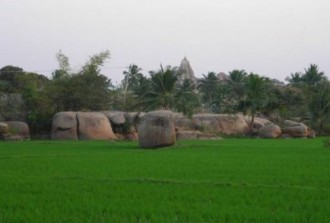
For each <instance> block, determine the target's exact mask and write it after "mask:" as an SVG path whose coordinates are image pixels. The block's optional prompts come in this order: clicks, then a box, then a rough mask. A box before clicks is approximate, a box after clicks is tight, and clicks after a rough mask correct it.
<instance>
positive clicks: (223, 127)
mask: <svg viewBox="0 0 330 223" xmlns="http://www.w3.org/2000/svg"><path fill="white" fill-rule="evenodd" d="M193 122H194V124H195V127H196V128H197V129H198V130H200V131H202V132H207V133H220V134H225V135H245V134H247V133H248V132H249V126H248V124H247V123H246V121H245V119H244V117H243V116H242V115H229V114H196V115H193Z"/></svg>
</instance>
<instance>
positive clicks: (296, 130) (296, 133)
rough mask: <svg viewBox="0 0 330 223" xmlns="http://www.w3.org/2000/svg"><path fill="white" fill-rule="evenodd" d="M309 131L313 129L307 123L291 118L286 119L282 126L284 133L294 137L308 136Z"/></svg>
mask: <svg viewBox="0 0 330 223" xmlns="http://www.w3.org/2000/svg"><path fill="white" fill-rule="evenodd" d="M309 132H311V131H310V130H309V128H308V127H307V126H306V125H305V124H303V123H299V122H295V121H291V120H285V121H284V127H282V133H283V134H285V135H288V136H290V137H293V138H301V137H303V138H304V137H307V136H308V134H309ZM314 134H315V133H314Z"/></svg>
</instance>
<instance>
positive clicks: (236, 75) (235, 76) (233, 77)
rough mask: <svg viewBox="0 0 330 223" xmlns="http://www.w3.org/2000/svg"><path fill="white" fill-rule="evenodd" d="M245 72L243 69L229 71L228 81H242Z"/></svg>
mask: <svg viewBox="0 0 330 223" xmlns="http://www.w3.org/2000/svg"><path fill="white" fill-rule="evenodd" d="M246 76H247V73H246V71H245V70H233V71H231V72H229V82H231V83H243V82H244V81H245V79H246Z"/></svg>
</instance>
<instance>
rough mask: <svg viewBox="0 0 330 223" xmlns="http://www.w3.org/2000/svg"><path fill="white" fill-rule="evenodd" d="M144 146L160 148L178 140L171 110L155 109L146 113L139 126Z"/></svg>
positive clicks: (140, 138)
mask: <svg viewBox="0 0 330 223" xmlns="http://www.w3.org/2000/svg"><path fill="white" fill-rule="evenodd" d="M137 129H138V134H139V144H140V147H142V148H158V147H164V146H171V145H174V144H175V142H176V134H175V126H174V121H173V114H172V112H170V111H164V110H160V111H153V112H149V113H147V114H145V115H144V116H143V118H142V119H141V121H140V123H139V124H138V126H137Z"/></svg>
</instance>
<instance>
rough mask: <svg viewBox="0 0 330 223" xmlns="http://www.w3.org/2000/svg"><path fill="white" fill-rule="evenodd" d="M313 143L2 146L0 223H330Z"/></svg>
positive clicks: (326, 181)
mask: <svg viewBox="0 0 330 223" xmlns="http://www.w3.org/2000/svg"><path fill="white" fill-rule="evenodd" d="M322 141H323V139H322V138H317V139H278V140H262V139H225V140H221V141H181V142H178V143H177V145H176V146H174V147H171V148H163V149H158V150H143V149H140V148H138V145H137V143H136V142H105V141H80V142H58V141H26V142H0V222H1V223H6V222H42V223H44V222H56V223H57V222H77V223H78V222H79V223H80V222H96V223H98V222H157V223H159V222H180V223H181V222H251V223H252V222H279V223H283V222H297V223H304V222H312V223H318V222H325V223H328V222H330V149H326V148H324V147H323V143H322Z"/></svg>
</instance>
